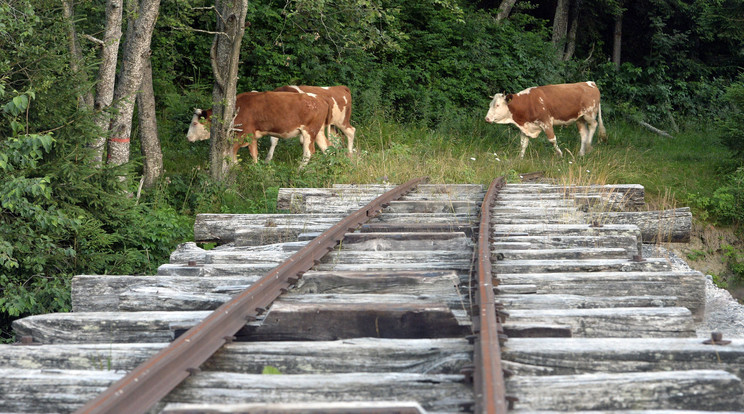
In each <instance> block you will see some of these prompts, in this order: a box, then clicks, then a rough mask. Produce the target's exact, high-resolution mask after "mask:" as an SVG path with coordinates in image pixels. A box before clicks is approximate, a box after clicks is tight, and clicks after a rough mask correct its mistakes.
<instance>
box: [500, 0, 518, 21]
mask: <svg viewBox="0 0 744 414" xmlns="http://www.w3.org/2000/svg"><path fill="white" fill-rule="evenodd" d="M516 3H517V0H502V2H501V4H500V5H499V11H498V13H496V21H497V22H500V21H502V20H504V19H506V18H507V17H509V13H511V9H512V7H514V4H516Z"/></svg>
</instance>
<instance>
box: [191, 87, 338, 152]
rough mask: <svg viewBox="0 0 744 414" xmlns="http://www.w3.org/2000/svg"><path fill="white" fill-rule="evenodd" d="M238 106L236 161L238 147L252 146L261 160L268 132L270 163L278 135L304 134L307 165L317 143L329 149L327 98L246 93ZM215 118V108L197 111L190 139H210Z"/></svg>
mask: <svg viewBox="0 0 744 414" xmlns="http://www.w3.org/2000/svg"><path fill="white" fill-rule="evenodd" d="M235 108H236V112H237V115H236V116H235V121H234V125H235V128H236V130H238V131H239V132H238V133H237V134H236V137H235V143H234V144H233V150H232V158H233V161H234V162H237V156H238V150H239V149H240V148H242V147H245V146H250V147H249V149H250V152H251V157H252V158H253V162H258V139H259V138H261V137H263V136H266V135H271V137H272V147H271V150H270V153H269V155H268V157H267V160H266V161H267V162H268V161H270V160H271V157H272V155H273V153H274V146H275V145H276V140H277V139H276V138H275V137H280V138H294V137H300V142H301V143H302V147H303V157H302V164H301V165H303V166H304V165H305V164H307V162H308V161H309V160H310V156H311V155H312V153H313V152H314V151H315V146H314V144H315V143H317V145H318V147H319V148H320V149H321V151H325V150H326V148H327V143H326V138H325V131H324V129H325V125H326V123H327V117H328V104H326V102H325V100H323V99H319V98H317V97H314V96H310V95H306V94H298V93H288V92H244V93H241V94H239V95H238V96H237V97H236V99H235ZM211 118H212V110H211V109H208V110H201V109H197V110H195V111H194V117H193V118H192V119H191V126H189V131H188V133H187V134H186V138H187V139H188V140H189V141H191V142H195V141H202V140H205V139H209V136H210V132H209V124H210V121H211Z"/></svg>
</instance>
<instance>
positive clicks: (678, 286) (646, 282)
mask: <svg viewBox="0 0 744 414" xmlns="http://www.w3.org/2000/svg"><path fill="white" fill-rule="evenodd" d="M498 278H499V280H500V281H501V283H502V284H504V285H510V286H514V285H525V286H527V287H529V288H532V287H533V286H535V287H536V288H537V289H536V290H537V292H536V293H539V294H574V295H582V296H599V297H604V296H611V295H617V296H674V297H677V300H678V302H677V306H684V307H686V308H687V309H689V310H690V311H691V312H692V314H693V316H694V317H695V319H696V320H702V317H703V316H704V313H705V277H704V276H703V274H702V273H700V272H694V271H693V272H673V271H665V272H596V273H573V272H569V273H565V272H558V273H524V274H515V273H500V274H499V275H498ZM501 287H502V286H499V288H501ZM505 288H506V287H505Z"/></svg>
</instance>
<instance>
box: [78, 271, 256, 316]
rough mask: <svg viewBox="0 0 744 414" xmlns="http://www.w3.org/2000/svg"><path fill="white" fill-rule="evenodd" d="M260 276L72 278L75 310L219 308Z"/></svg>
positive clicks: (92, 276) (94, 276)
mask: <svg viewBox="0 0 744 414" xmlns="http://www.w3.org/2000/svg"><path fill="white" fill-rule="evenodd" d="M258 279H259V276H234V277H212V278H205V277H183V276H108V275H107V276H97V275H80V276H75V277H74V278H73V279H72V310H73V312H106V311H117V310H120V311H145V310H147V311H151V310H163V311H164V310H207V309H216V308H217V307H219V305H221V304H222V303H224V302H225V301H227V300H229V299H230V298H232V296H234V295H236V294H238V293H240V292H241V291H242V290H244V289H246V288H248V287H249V286H250V285H252V284H253V283H255V282H256V281H257V280H258Z"/></svg>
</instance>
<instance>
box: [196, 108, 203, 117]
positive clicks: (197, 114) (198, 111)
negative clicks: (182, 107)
mask: <svg viewBox="0 0 744 414" xmlns="http://www.w3.org/2000/svg"><path fill="white" fill-rule="evenodd" d="M201 114H202V110H201V109H199V108H194V115H196V116H201Z"/></svg>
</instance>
